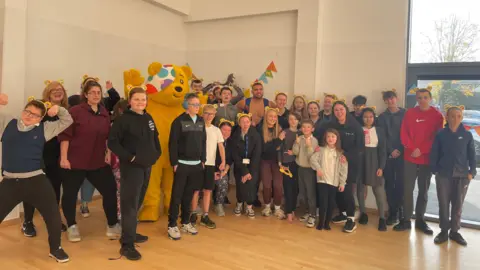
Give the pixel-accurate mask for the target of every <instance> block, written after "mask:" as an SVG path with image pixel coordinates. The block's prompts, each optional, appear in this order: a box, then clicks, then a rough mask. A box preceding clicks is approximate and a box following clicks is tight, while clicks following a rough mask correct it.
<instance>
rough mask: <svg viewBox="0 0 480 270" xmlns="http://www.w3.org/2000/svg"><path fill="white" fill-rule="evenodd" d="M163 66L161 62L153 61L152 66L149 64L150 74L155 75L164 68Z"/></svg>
mask: <svg viewBox="0 0 480 270" xmlns="http://www.w3.org/2000/svg"><path fill="white" fill-rule="evenodd" d="M162 66H163V65H162V64H160V63H159V62H153V63H151V64H150V66H148V75H150V76H153V75H155V74H157V73H158V72H160V70H161V69H162Z"/></svg>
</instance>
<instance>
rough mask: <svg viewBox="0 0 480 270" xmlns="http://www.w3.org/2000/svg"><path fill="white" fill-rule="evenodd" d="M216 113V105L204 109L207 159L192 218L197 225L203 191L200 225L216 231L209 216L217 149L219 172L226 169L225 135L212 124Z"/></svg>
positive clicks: (195, 197)
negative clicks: (198, 207) (199, 202)
mask: <svg viewBox="0 0 480 270" xmlns="http://www.w3.org/2000/svg"><path fill="white" fill-rule="evenodd" d="M216 112H217V111H216V109H215V107H214V105H211V104H208V105H205V106H204V107H203V119H204V121H205V131H206V133H207V149H206V151H207V154H206V155H207V159H206V162H205V169H204V175H203V178H202V177H199V178H200V179H199V180H198V181H197V183H196V187H195V192H194V193H193V199H192V211H193V212H192V213H191V216H190V222H191V223H192V224H193V225H195V224H196V222H197V213H196V212H195V209H197V206H198V198H199V195H200V190H202V191H203V200H202V202H203V205H202V206H203V213H202V214H201V215H202V218H201V219H200V225H202V226H205V227H207V228H209V229H215V228H216V227H217V225H216V224H215V222H213V221H212V220H211V219H210V217H209V215H208V211H209V209H210V201H211V197H212V191H213V190H214V189H215V170H216V168H215V163H216V157H217V149H218V150H219V152H220V159H221V163H220V165H219V170H220V171H223V170H224V169H225V148H224V146H223V142H224V140H223V135H222V132H221V131H220V129H219V128H218V127H216V126H214V125H213V124H212V121H213V119H214V118H215V114H216Z"/></svg>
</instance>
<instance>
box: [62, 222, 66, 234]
mask: <svg viewBox="0 0 480 270" xmlns="http://www.w3.org/2000/svg"><path fill="white" fill-rule="evenodd" d="M66 231H67V225H65V224H63V223H62V232H66Z"/></svg>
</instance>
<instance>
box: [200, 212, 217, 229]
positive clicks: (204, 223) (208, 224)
mask: <svg viewBox="0 0 480 270" xmlns="http://www.w3.org/2000/svg"><path fill="white" fill-rule="evenodd" d="M200 225H202V226H205V227H207V228H209V229H215V228H217V225H216V224H215V222H213V221H212V220H211V219H210V217H209V216H208V215H204V216H203V217H202V218H201V219H200Z"/></svg>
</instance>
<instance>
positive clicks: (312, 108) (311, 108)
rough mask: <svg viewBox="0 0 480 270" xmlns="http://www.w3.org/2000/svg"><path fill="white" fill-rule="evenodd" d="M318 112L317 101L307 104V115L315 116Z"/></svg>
mask: <svg viewBox="0 0 480 270" xmlns="http://www.w3.org/2000/svg"><path fill="white" fill-rule="evenodd" d="M319 113H320V108H319V107H318V104H317V103H315V102H312V103H310V104H308V115H310V117H312V118H316V117H317V116H318V114H319Z"/></svg>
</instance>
